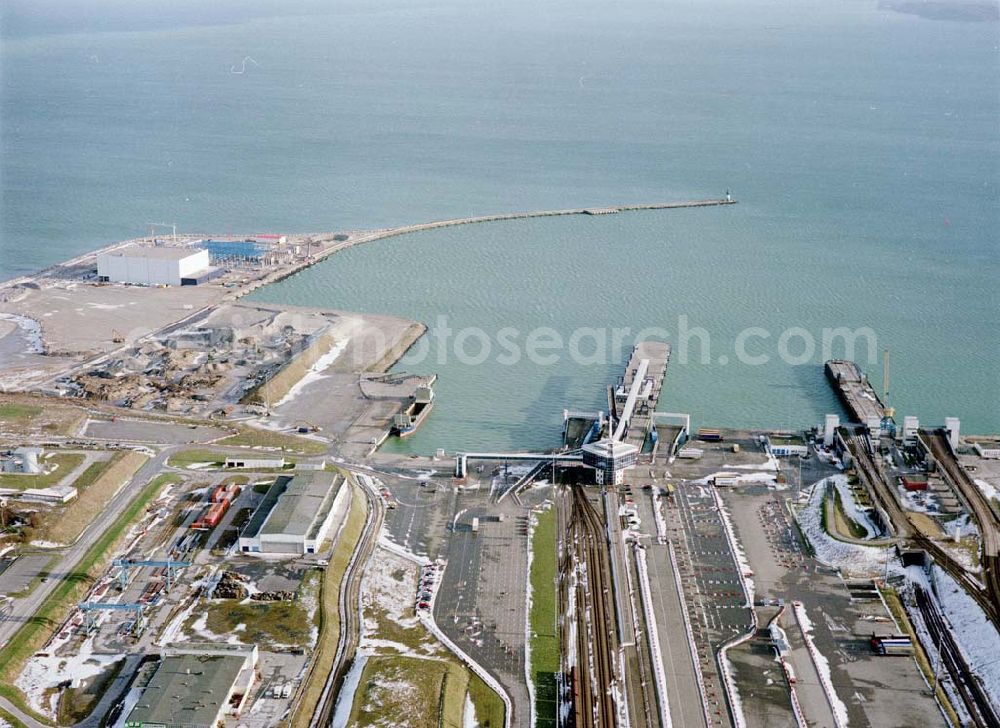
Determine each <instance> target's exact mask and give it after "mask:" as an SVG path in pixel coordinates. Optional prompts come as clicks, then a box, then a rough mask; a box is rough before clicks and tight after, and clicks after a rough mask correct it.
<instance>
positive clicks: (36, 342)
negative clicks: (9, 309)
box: [0, 313, 45, 354]
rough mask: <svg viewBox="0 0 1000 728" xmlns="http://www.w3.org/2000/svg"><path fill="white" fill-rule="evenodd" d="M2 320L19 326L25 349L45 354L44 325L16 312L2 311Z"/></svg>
mask: <svg viewBox="0 0 1000 728" xmlns="http://www.w3.org/2000/svg"><path fill="white" fill-rule="evenodd" d="M0 321H10V322H11V323H12V324H14V325H15V326H17V328H18V330H19V331H20V332H21V336H23V337H24V341H25V347H24V351H25V353H28V354H44V353H45V340H44V339H43V338H42V326H41V324H39V323H38V322H37V321H35V320H34V319H30V318H28V317H27V316H21V315H19V314H16V313H0Z"/></svg>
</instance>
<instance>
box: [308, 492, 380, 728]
mask: <svg viewBox="0 0 1000 728" xmlns="http://www.w3.org/2000/svg"><path fill="white" fill-rule="evenodd" d="M352 490H353V494H352V497H351V508H350V511H349V512H348V514H347V522H346V523H345V524H344V527H343V530H342V531H341V534H340V538H339V540H338V541H337V545H336V547H335V548H334V551H333V557H332V558H331V559H330V565H329V566H327V567H326V571H325V572H324V573H323V581H322V585H321V588H320V601H319V603H320V607H319V609H317V610H316V611H317V614H318V615H319V643H318V645H317V647H316V654H315V656H314V657H313V664H312V667H311V669H310V672H309V676H308V677H307V678H306V681H305V683H304V688H303V690H302V697H301V699H300V700H298V701H297V706H298V707H297V708H296V711H295V714H294V715H293V716H292V720H291V725H292V726H293V728H302V727H304V726H308V725H309V721H310V719H311V718H312V714H313V711H314V710H315V709H316V704H317V703H318V702H319V698H320V695H321V694H322V692H323V683H324V681H325V679H326V676H327V675H328V674H329V672H330V669H331V668H332V667H333V660H334V657H336V653H337V641H338V639H339V638H340V610H339V597H340V583H341V582H342V581H343V580H344V574H345V573H346V572H347V566H348V564H349V563H350V561H351V554H352V553H353V552H354V546H355V545H356V544H357V542H358V540H359V539H360V538H361V533H362V531H363V530H364V527H365V517H366V514H367V511H368V504H367V501H366V500H365V496H364V493H362V492H361V490H360V489H359V488H357V487H353V488H352Z"/></svg>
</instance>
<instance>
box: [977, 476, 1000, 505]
mask: <svg viewBox="0 0 1000 728" xmlns="http://www.w3.org/2000/svg"><path fill="white" fill-rule="evenodd" d="M973 482H974V483H975V484H976V485H977V486H979V490H981V491H983V495H985V496H986V497H987V498H988V499H990V500H1000V491H998V490H997V489H996V488H994V487H993V486H992V485H990V484H989V483H987V482H986V481H985V480H983V479H982V478H974V479H973Z"/></svg>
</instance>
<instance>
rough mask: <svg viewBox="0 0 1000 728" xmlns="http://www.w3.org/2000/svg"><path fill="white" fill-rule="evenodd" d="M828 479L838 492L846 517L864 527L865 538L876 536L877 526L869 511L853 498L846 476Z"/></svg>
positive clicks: (877, 532)
mask: <svg viewBox="0 0 1000 728" xmlns="http://www.w3.org/2000/svg"><path fill="white" fill-rule="evenodd" d="M830 480H831V481H832V482H833V484H834V485H835V486H836V488H837V492H838V493H839V494H840V503H841V505H842V506H843V507H844V513H846V514H847V517H848V518H850V519H851V520H852V521H854V522H855V523H856V524H858V525H859V526H861V527H862V528H863V529H865V531H866V532H867V533H866V535H865V538H866V539H872V538H877V537H878V535H879V530H878V526H876V525H875V523H874V522H873V521H872V519H871V515H870V514H869V512H868V511H866V510H862V509H861V507H860V506H858V503H857V501H856V500H854V494H853V493H851V487H850V486H849V485H848V484H847V478H831V479H830Z"/></svg>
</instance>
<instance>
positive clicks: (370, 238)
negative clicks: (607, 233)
mask: <svg viewBox="0 0 1000 728" xmlns="http://www.w3.org/2000/svg"><path fill="white" fill-rule="evenodd" d="M735 204H736V200H734V199H731V198H729V197H720V198H712V199H707V200H683V201H679V202H645V203H631V204H626V205H607V206H604V207H573V208H568V209H565V210H534V211H529V212H506V213H498V214H494V215H474V216H471V217H456V218H452V219H449V220H435V221H433V222H421V223H415V224H413V225H401V226H400V227H393V228H384V229H381V230H373V231H370V232H364V233H360V234H358V235H355V236H351V237H350V238H348V239H347V240H344V241H339V242H337V243H336V244H334V245H332V246H330V247H329V248H327V249H326V250H324V251H323V252H322V253H320V254H318V255H317V256H316V257H315V259H314V261H315V260H320V259H322V258H325V257H327V256H328V255H332V254H333V253H336V252H337V251H339V250H344V249H346V248H351V247H354V246H355V245H361V244H363V243H370V242H374V241H376V240H383V239H385V238H392V237H396V236H398V235H409V234H410V233H419V232H423V231H425V230H437V229H439V228H446V227H455V226H456V225H475V224H477V223H483V222H502V221H505V220H527V219H529V218H535V217H564V216H567V215H587V216H588V217H589V216H594V215H608V214H613V213H618V212H635V211H641V210H678V209H683V208H689V207H721V206H724V205H735ZM330 239H332V238H330ZM327 242H328V240H327Z"/></svg>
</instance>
